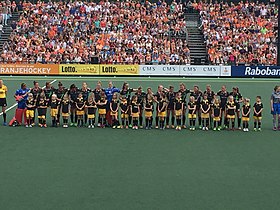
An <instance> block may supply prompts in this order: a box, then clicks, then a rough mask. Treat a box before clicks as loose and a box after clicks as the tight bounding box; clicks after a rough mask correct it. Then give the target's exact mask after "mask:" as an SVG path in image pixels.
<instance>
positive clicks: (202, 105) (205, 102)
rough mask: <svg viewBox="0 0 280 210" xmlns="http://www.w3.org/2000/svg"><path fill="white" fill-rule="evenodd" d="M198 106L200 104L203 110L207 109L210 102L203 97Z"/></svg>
mask: <svg viewBox="0 0 280 210" xmlns="http://www.w3.org/2000/svg"><path fill="white" fill-rule="evenodd" d="M200 106H201V109H202V110H203V111H207V109H209V108H210V106H211V103H210V102H209V101H208V99H206V100H205V99H203V100H202V101H201V103H200ZM209 111H210V109H209V110H208V112H207V113H209ZM203 113H205V112H203Z"/></svg>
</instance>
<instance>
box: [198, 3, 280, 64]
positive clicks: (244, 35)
mask: <svg viewBox="0 0 280 210" xmlns="http://www.w3.org/2000/svg"><path fill="white" fill-rule="evenodd" d="M193 8H194V9H196V10H198V11H199V12H200V17H201V29H202V32H203V35H204V38H205V41H206V46H207V51H208V59H209V61H210V63H212V64H230V65H243V64H259V65H268V64H269V65H272V64H276V57H277V47H276V44H275V43H276V37H277V18H278V17H277V16H278V15H277V13H278V11H277V6H275V5H274V4H270V3H267V4H264V3H258V2H257V1H252V2H242V1H240V2H239V3H237V4H235V3H232V2H231V3H226V2H224V3H204V2H202V1H200V2H193Z"/></svg>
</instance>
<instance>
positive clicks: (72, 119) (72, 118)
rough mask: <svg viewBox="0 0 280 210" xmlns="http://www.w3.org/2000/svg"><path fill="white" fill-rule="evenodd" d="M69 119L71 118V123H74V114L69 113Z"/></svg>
mask: <svg viewBox="0 0 280 210" xmlns="http://www.w3.org/2000/svg"><path fill="white" fill-rule="evenodd" d="M70 118H71V123H74V114H72V113H71V115H70Z"/></svg>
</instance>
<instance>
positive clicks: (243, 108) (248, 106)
mask: <svg viewBox="0 0 280 210" xmlns="http://www.w3.org/2000/svg"><path fill="white" fill-rule="evenodd" d="M250 109H251V106H250V104H244V105H243V106H242V110H243V114H244V115H243V116H242V117H249V115H250V113H249V111H250ZM248 113H249V114H248ZM247 114H248V115H247Z"/></svg>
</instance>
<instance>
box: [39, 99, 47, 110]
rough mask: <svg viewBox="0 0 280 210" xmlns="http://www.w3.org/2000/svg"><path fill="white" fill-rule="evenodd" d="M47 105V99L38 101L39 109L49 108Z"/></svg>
mask: <svg viewBox="0 0 280 210" xmlns="http://www.w3.org/2000/svg"><path fill="white" fill-rule="evenodd" d="M47 106H48V102H47V101H46V100H45V99H44V100H39V101H38V109H41V108H47Z"/></svg>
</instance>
